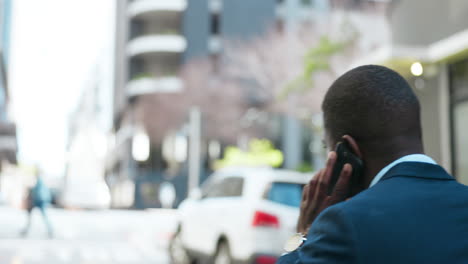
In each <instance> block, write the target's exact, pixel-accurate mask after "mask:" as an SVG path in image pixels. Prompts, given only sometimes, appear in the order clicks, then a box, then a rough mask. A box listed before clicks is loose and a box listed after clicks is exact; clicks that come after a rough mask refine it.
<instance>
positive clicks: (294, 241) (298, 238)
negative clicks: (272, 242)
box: [284, 234, 304, 252]
mask: <svg viewBox="0 0 468 264" xmlns="http://www.w3.org/2000/svg"><path fill="white" fill-rule="evenodd" d="M303 242H304V238H303V237H302V235H301V234H294V235H293V236H291V237H290V238H289V239H288V241H286V244H285V245H284V250H285V251H286V252H292V251H294V250H296V249H297V248H298V247H300V246H301V245H302V243H303Z"/></svg>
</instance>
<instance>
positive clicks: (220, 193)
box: [204, 177, 244, 198]
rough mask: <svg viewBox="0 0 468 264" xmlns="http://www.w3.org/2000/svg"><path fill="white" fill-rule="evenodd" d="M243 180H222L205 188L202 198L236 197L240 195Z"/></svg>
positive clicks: (233, 178) (230, 178)
mask: <svg viewBox="0 0 468 264" xmlns="http://www.w3.org/2000/svg"><path fill="white" fill-rule="evenodd" d="M243 186H244V179H243V178H240V177H228V178H223V179H221V180H218V181H216V182H214V183H213V184H210V185H209V186H207V189H206V193H205V195H204V198H214V197H237V196H241V195H242V189H243Z"/></svg>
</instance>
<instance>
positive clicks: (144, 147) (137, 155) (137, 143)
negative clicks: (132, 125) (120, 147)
mask: <svg viewBox="0 0 468 264" xmlns="http://www.w3.org/2000/svg"><path fill="white" fill-rule="evenodd" d="M149 155H150V139H149V137H148V135H147V134H146V133H145V132H144V131H141V130H140V131H138V132H136V133H135V135H134V136H133V141H132V156H133V159H135V160H136V161H140V162H143V161H146V160H148V158H149Z"/></svg>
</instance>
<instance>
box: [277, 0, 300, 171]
mask: <svg viewBox="0 0 468 264" xmlns="http://www.w3.org/2000/svg"><path fill="white" fill-rule="evenodd" d="M284 3H285V6H286V13H285V14H286V19H285V22H286V23H285V29H286V34H288V35H289V38H291V37H292V36H293V34H294V33H296V30H297V28H298V17H297V14H298V12H299V10H300V8H301V7H300V3H299V0H287V1H285V2H284ZM287 104H288V110H291V105H292V102H291V99H290V98H289V97H288V98H287ZM283 124H284V131H283V138H282V141H283V151H284V154H285V155H284V157H285V158H284V167H285V168H286V169H297V168H298V166H299V165H300V163H301V156H302V135H301V123H300V121H299V120H298V119H297V118H295V117H294V116H292V114H291V113H288V114H287V115H286V117H285V120H284V123H283Z"/></svg>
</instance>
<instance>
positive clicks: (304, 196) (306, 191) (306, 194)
mask: <svg viewBox="0 0 468 264" xmlns="http://www.w3.org/2000/svg"><path fill="white" fill-rule="evenodd" d="M308 197H309V184H306V185H304V188H302V202H307V198H308Z"/></svg>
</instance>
